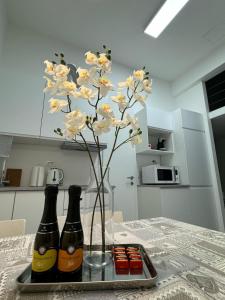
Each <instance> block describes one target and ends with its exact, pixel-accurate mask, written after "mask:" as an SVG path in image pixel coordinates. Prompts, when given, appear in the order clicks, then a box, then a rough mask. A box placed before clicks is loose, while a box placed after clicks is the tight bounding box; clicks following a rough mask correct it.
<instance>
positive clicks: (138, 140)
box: [130, 131, 142, 145]
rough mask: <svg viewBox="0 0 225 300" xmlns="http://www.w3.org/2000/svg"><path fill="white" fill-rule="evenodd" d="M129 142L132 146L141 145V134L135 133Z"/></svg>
mask: <svg viewBox="0 0 225 300" xmlns="http://www.w3.org/2000/svg"><path fill="white" fill-rule="evenodd" d="M130 142H131V144H132V145H138V144H141V143H142V137H141V134H139V133H138V132H137V131H135V132H134V133H133V136H132V137H131V139H130Z"/></svg>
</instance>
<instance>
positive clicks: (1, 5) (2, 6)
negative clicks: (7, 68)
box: [0, 0, 7, 63]
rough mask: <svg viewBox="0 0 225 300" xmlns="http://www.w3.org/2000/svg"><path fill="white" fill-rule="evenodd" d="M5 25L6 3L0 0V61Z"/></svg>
mask: <svg viewBox="0 0 225 300" xmlns="http://www.w3.org/2000/svg"><path fill="white" fill-rule="evenodd" d="M6 25H7V15H6V3H5V0H0V63H1V59H2V50H3V45H4V41H5V31H6Z"/></svg>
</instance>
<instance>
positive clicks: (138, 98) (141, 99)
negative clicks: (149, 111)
mask: <svg viewBox="0 0 225 300" xmlns="http://www.w3.org/2000/svg"><path fill="white" fill-rule="evenodd" d="M134 99H135V100H136V101H138V102H139V103H140V104H141V105H142V106H145V104H146V99H147V96H146V95H139V94H134Z"/></svg>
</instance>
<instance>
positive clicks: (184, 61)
mask: <svg viewBox="0 0 225 300" xmlns="http://www.w3.org/2000/svg"><path fill="white" fill-rule="evenodd" d="M163 2H164V0H7V8H8V20H9V23H13V24H14V25H16V26H20V27H26V28H27V27H28V28H30V29H32V30H35V31H38V32H40V33H44V34H46V35H48V36H52V37H55V38H59V39H60V40H62V41H65V42H69V43H72V44H74V45H75V46H77V47H79V48H82V49H85V50H89V49H91V50H98V49H99V47H100V45H102V44H106V45H108V46H109V47H110V48H111V49H112V53H113V58H114V60H116V61H118V62H120V63H122V64H124V65H127V66H131V67H134V68H135V67H142V66H143V65H146V66H147V67H148V68H150V71H151V73H152V74H153V75H155V76H157V77H159V78H163V79H167V80H174V79H176V78H178V77H179V76H180V75H181V74H182V73H184V72H185V71H187V70H188V69H190V68H191V67H192V66H193V65H195V64H196V62H197V61H199V60H200V59H202V58H203V57H206V56H207V55H208V54H209V53H210V52H211V51H212V50H213V49H215V48H216V47H218V46H219V45H220V44H222V43H224V42H225V0H190V2H189V3H188V4H187V5H186V6H185V7H184V9H183V10H182V11H181V12H180V13H179V14H178V15H177V16H176V18H175V19H174V21H173V22H172V23H171V24H170V25H169V26H168V27H167V28H166V30H165V31H164V32H163V33H162V34H161V35H160V37H159V38H157V39H154V38H151V37H149V36H147V35H145V34H144V32H143V31H144V29H145V27H146V25H147V24H148V22H149V20H150V19H151V18H152V17H153V16H154V15H155V13H156V12H157V10H158V9H159V8H160V7H161V5H162V3H163Z"/></svg>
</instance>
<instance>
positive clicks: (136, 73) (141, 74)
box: [133, 70, 145, 81]
mask: <svg viewBox="0 0 225 300" xmlns="http://www.w3.org/2000/svg"><path fill="white" fill-rule="evenodd" d="M133 76H134V78H135V79H137V80H140V81H142V80H143V79H144V76H145V71H144V70H136V71H134V72H133Z"/></svg>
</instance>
